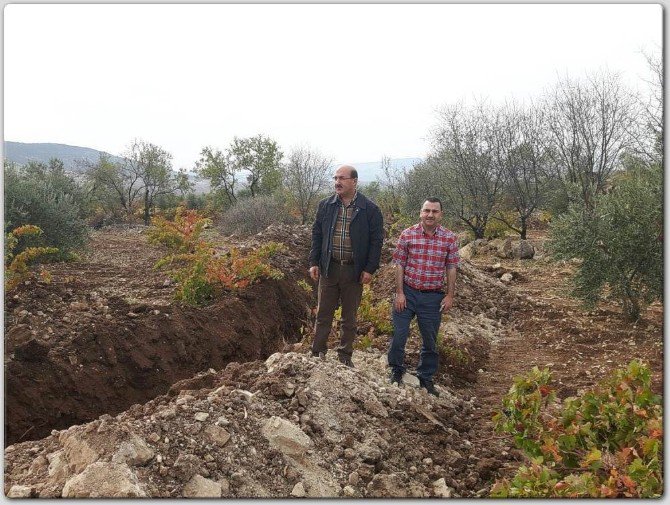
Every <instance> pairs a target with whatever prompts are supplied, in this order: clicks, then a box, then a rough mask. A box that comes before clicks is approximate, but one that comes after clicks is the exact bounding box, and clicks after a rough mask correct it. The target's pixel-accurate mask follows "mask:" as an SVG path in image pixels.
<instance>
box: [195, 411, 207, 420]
mask: <svg viewBox="0 0 670 505" xmlns="http://www.w3.org/2000/svg"><path fill="white" fill-rule="evenodd" d="M208 417H209V414H208V413H207V412H198V413H197V414H196V415H195V420H196V421H200V422H203V421H206V420H207V418H208Z"/></svg>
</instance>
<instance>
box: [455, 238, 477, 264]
mask: <svg viewBox="0 0 670 505" xmlns="http://www.w3.org/2000/svg"><path fill="white" fill-rule="evenodd" d="M458 255H459V256H460V257H461V258H463V259H466V260H469V259H472V257H473V256H477V246H476V245H475V243H474V242H470V243H469V244H466V245H464V246H463V247H461V248H460V249H459V250H458Z"/></svg>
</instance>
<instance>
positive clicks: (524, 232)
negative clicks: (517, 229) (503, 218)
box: [521, 216, 527, 240]
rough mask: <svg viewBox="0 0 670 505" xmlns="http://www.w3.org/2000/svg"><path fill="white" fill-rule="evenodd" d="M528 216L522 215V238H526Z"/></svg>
mask: <svg viewBox="0 0 670 505" xmlns="http://www.w3.org/2000/svg"><path fill="white" fill-rule="evenodd" d="M526 229H527V225H526V216H521V240H526Z"/></svg>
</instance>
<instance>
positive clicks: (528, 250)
mask: <svg viewBox="0 0 670 505" xmlns="http://www.w3.org/2000/svg"><path fill="white" fill-rule="evenodd" d="M512 256H513V257H514V258H517V259H522V260H529V259H533V256H535V248H534V247H533V244H531V243H530V242H529V241H528V240H520V241H519V242H518V243H517V244H515V245H514V247H513V248H512Z"/></svg>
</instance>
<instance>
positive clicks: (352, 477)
mask: <svg viewBox="0 0 670 505" xmlns="http://www.w3.org/2000/svg"><path fill="white" fill-rule="evenodd" d="M347 480H348V482H349V484H351V485H352V486H355V485H356V484H358V483H359V482H360V480H361V477H360V475H358V472H355V471H354V472H351V473H350V474H349V478H348V479H347Z"/></svg>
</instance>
